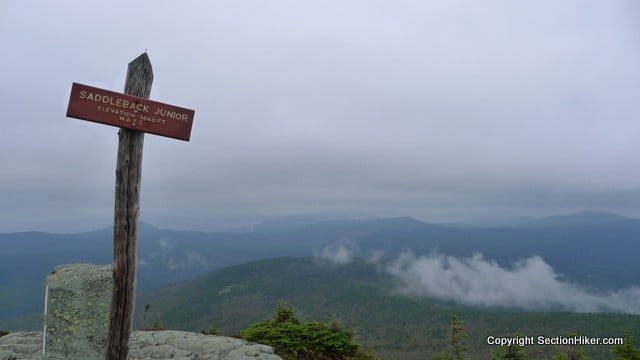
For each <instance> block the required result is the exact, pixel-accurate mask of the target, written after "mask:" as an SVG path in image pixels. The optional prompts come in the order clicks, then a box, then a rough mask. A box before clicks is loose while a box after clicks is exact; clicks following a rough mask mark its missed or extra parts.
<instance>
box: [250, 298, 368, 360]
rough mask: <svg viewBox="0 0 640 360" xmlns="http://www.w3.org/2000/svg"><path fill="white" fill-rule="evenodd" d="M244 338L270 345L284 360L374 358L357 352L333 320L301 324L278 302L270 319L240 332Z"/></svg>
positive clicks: (287, 307) (291, 312)
mask: <svg viewBox="0 0 640 360" xmlns="http://www.w3.org/2000/svg"><path fill="white" fill-rule="evenodd" d="M240 334H241V336H242V338H243V339H245V340H248V341H253V342H258V343H261V344H266V345H270V346H273V348H274V349H275V351H276V353H277V354H278V355H280V356H281V357H282V358H284V359H285V360H298V359H305V360H325V359H326V360H329V359H332V360H351V359H359V360H367V359H371V360H373V359H375V356H374V355H372V354H371V353H368V352H363V351H361V350H360V346H359V345H358V343H356V342H355V341H354V340H353V333H352V332H351V331H348V330H345V329H343V328H342V327H341V326H340V324H339V322H338V321H336V320H335V319H333V320H331V321H329V322H318V321H301V320H299V319H298V318H296V317H295V314H294V310H293V307H292V306H291V305H286V304H284V303H282V302H281V303H279V304H278V308H277V310H276V313H275V315H274V318H273V320H265V321H262V322H259V323H256V324H253V325H251V326H250V327H249V328H247V329H245V330H242V331H241V333H240Z"/></svg>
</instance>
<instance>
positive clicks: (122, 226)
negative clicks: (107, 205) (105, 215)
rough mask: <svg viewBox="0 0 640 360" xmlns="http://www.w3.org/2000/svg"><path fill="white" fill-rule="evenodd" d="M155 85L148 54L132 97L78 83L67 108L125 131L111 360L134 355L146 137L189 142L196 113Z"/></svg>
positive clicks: (130, 77) (139, 63)
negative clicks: (162, 99) (156, 93)
mask: <svg viewBox="0 0 640 360" xmlns="http://www.w3.org/2000/svg"><path fill="white" fill-rule="evenodd" d="M152 83H153V70H152V68H151V62H150V61H149V57H148V56H147V54H146V53H144V54H142V55H140V56H138V57H137V58H136V59H135V60H133V61H132V62H130V63H129V67H128V69H127V79H126V83H125V93H126V95H124V94H119V93H115V92H112V91H108V90H103V89H98V88H93V87H90V86H86V85H81V84H76V83H74V84H73V86H72V90H71V97H70V100H69V107H68V109H67V116H70V117H75V118H79V119H83V120H88V121H94V122H99V123H104V124H109V125H114V126H119V127H121V129H120V131H118V139H119V141H118V159H117V164H116V192H115V212H114V221H113V294H112V299H111V313H110V320H109V337H108V340H107V351H106V360H126V359H127V356H128V354H129V340H130V337H131V327H132V322H131V319H132V315H133V305H134V302H135V276H136V243H137V237H138V227H137V226H138V214H139V210H140V205H139V199H140V178H141V168H142V147H143V142H144V132H149V133H153V134H157V135H162V136H168V137H173V138H176V139H182V140H187V141H188V140H189V137H190V134H191V124H192V121H193V115H194V111H193V110H189V109H184V108H180V107H177V106H173V105H167V104H162V103H159V102H155V101H151V100H148V98H149V95H150V93H151V84H152Z"/></svg>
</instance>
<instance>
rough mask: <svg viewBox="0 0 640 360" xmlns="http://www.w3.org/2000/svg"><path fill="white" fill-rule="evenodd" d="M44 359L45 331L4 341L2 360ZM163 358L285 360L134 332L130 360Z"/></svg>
mask: <svg viewBox="0 0 640 360" xmlns="http://www.w3.org/2000/svg"><path fill="white" fill-rule="evenodd" d="M41 359H42V333H41V332H16V333H11V334H9V335H6V336H3V337H1V338H0V360H41ZM160 359H175V360H196V359H197V360H282V359H281V358H280V357H279V356H277V355H275V354H274V352H273V348H272V347H270V346H267V345H260V344H255V343H250V342H247V341H245V340H241V339H236V338H230V337H224V336H213V335H203V334H197V333H191V332H184V331H137V332H134V333H133V336H132V338H131V344H130V347H129V360H160ZM65 360H75V359H65ZM78 360H82V359H78Z"/></svg>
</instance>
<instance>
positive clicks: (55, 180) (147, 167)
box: [0, 0, 640, 231]
mask: <svg viewBox="0 0 640 360" xmlns="http://www.w3.org/2000/svg"><path fill="white" fill-rule="evenodd" d="M0 6H1V7H2V8H1V11H0V41H2V43H3V56H2V57H0V76H2V79H3V81H2V84H0V99H2V109H3V110H2V111H3V120H2V121H3V128H2V131H0V164H2V173H1V176H0V199H2V201H0V215H1V216H0V219H2V220H0V231H18V230H32V229H41V230H67V231H68V230H75V231H79V230H88V229H93V228H95V227H97V226H106V225H108V223H109V222H110V221H112V214H111V213H112V211H113V184H114V171H113V169H114V167H115V149H116V143H117V140H116V139H117V137H116V132H117V130H116V129H115V128H110V127H106V126H103V125H97V124H92V123H88V122H83V121H78V120H75V119H68V118H65V116H64V114H65V110H66V104H67V101H68V94H69V90H70V86H71V82H73V81H76V82H82V83H87V84H89V85H93V86H98V87H103V88H107V89H110V90H116V91H121V90H122V88H123V84H124V76H125V71H126V64H127V63H128V62H129V61H130V60H132V59H133V58H135V57H136V56H137V55H139V54H140V53H141V52H142V51H144V49H148V53H149V56H150V58H151V62H152V64H153V66H154V72H155V80H154V85H153V91H152V98H153V99H155V100H158V101H163V102H167V103H172V104H176V105H180V106H185V107H191V108H195V109H196V117H195V121H194V127H193V135H192V140H191V142H190V143H183V142H179V141H175V140H169V139H164V138H159V137H155V136H151V135H149V136H147V137H146V139H145V140H146V141H145V153H144V165H143V184H142V203H141V204H142V217H143V218H144V219H145V220H148V221H151V222H153V221H154V220H157V221H160V220H159V219H162V222H163V224H165V225H166V226H169V227H181V226H184V223H186V221H187V220H185V219H187V218H194V217H197V218H211V217H216V216H229V215H237V216H251V215H256V214H291V213H327V212H339V213H353V212H357V213H368V214H371V215H412V216H415V217H418V218H421V219H424V220H429V221H455V220H460V219H465V218H473V217H477V216H479V215H482V216H487V215H501V216H504V215H548V214H551V213H557V212H566V211H575V210H583V209H585V208H590V209H594V210H608V211H615V212H619V213H621V214H625V215H628V216H640V210H639V209H638V208H637V206H636V205H635V204H637V202H635V203H634V202H631V201H628V200H626V199H628V198H627V197H624V196H620V194H638V193H640V189H639V188H638V184H640V168H638V167H637V166H630V164H634V163H635V160H636V154H638V153H639V152H640V144H639V143H638V142H637V141H636V136H635V135H634V134H636V133H637V132H638V127H639V126H640V125H638V122H637V121H636V120H637V119H636V118H637V114H638V113H639V112H640V104H638V102H637V101H636V98H637V94H638V92H639V91H640V85H639V84H640V72H639V71H638V70H637V66H636V65H637V64H638V63H639V62H640V45H638V44H640V41H638V40H640V39H638V36H637V34H638V27H637V21H636V19H635V18H634V16H633V14H635V13H637V11H636V10H637V5H636V4H635V3H634V2H633V1H616V2H601V1H595V0H593V1H578V0H570V1H563V2H557V1H551V0H543V1H536V2H518V3H510V2H505V1H497V0H496V1H485V2H483V3H482V4H479V3H477V2H474V1H465V0H460V1H449V2H446V3H442V4H440V3H435V2H421V1H409V0H406V1H399V2H398V1H397V2H393V3H390V2H381V1H374V2H371V1H352V2H349V3H348V4H345V3H344V2H340V1H333V0H331V1H325V2H322V3H317V4H309V3H299V2H295V1H289V0H276V1H269V2H215V3H211V2H194V3H191V4H190V6H183V5H180V4H177V3H176V4H172V3H163V4H162V5H158V4H157V3H155V2H153V3H152V2H136V3H131V2H127V1H112V2H110V3H109V6H105V7H102V8H100V10H99V11H97V10H96V8H95V6H93V5H90V4H87V3H83V2H81V1H70V2H64V3H42V4H41V3H38V4H37V5H34V3H32V2H29V1H24V2H12V3H3V4H2V5H0ZM142 24H144V25H142ZM636 197H637V196H636ZM171 218H173V219H175V220H173V221H167V219H171ZM202 223H203V224H202V225H201V226H202V228H205V229H207V226H209V224H210V222H207V221H203V222H202Z"/></svg>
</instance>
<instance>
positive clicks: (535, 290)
mask: <svg viewBox="0 0 640 360" xmlns="http://www.w3.org/2000/svg"><path fill="white" fill-rule="evenodd" d="M387 271H388V272H389V273H390V274H392V275H394V276H395V277H397V278H398V279H399V280H400V281H401V283H402V285H401V290H400V291H401V292H403V293H407V294H412V295H419V296H424V297H428V298H434V299H439V300H444V301H455V302H457V303H462V304H465V305H473V306H504V307H514V308H521V309H526V310H549V309H554V310H558V309H560V310H566V311H573V312H602V311H613V312H622V313H633V314H639V313H640V304H638V301H637V299H638V297H639V296H640V287H629V288H626V289H624V290H620V291H615V292H609V293H605V294H600V293H593V292H590V291H588V290H586V289H584V288H583V287H581V286H578V285H576V284H573V283H571V282H570V281H568V280H566V279H563V278H562V276H561V275H559V274H557V273H556V272H555V271H554V270H553V268H551V266H549V265H548V264H547V263H546V262H545V261H544V260H543V259H542V258H540V257H538V256H533V257H530V258H528V259H524V260H522V261H520V262H517V263H515V264H513V266H511V267H510V268H504V267H501V266H500V265H498V264H497V263H496V262H493V261H490V260H487V259H484V258H483V257H482V255H480V254H476V255H474V256H472V257H469V258H454V257H451V256H446V255H442V254H433V255H430V256H419V257H416V256H414V255H413V254H411V253H404V254H402V255H400V256H399V257H398V258H397V259H395V260H394V261H393V262H392V263H391V264H390V265H389V266H388V267H387Z"/></svg>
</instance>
